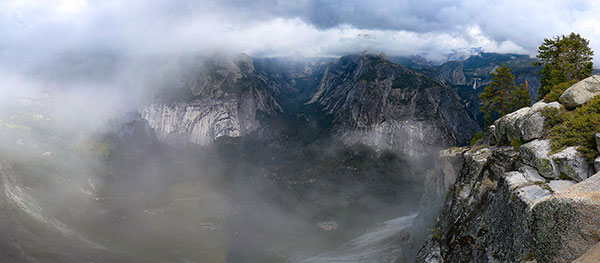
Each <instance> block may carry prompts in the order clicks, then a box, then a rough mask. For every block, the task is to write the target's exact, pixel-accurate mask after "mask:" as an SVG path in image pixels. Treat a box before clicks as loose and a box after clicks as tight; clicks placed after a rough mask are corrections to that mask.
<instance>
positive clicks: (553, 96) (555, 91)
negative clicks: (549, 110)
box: [544, 80, 577, 103]
mask: <svg viewBox="0 0 600 263" xmlns="http://www.w3.org/2000/svg"><path fill="white" fill-rule="evenodd" d="M575 83H577V80H571V81H567V82H563V83H560V84H558V85H554V86H552V87H551V88H550V91H549V92H548V94H546V96H544V101H545V102H547V103H550V102H553V101H558V99H559V98H560V95H562V94H563V92H565V90H567V89H568V88H569V87H571V86H573V85H574V84H575Z"/></svg>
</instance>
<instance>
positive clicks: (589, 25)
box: [0, 0, 600, 64]
mask: <svg viewBox="0 0 600 263" xmlns="http://www.w3.org/2000/svg"><path fill="white" fill-rule="evenodd" d="M599 12H600V4H599V3H597V2H595V1H583V0H582V1H558V0H553V1H544V2H543V4H542V3H540V2H539V1H489V0H484V1H472V0H461V1H439V0H433V1H406V0H405V1H392V0H374V1H358V0H349V1H332V0H297V1H275V0H259V1H249V0H222V1H214V0H206V1H189V0H174V1H166V0H156V1H141V0H132V1H92V0H90V1H84V0H46V1H16V0H8V1H4V2H3V3H1V4H0V28H1V29H0V38H1V39H2V42H1V44H0V55H1V56H2V57H1V58H2V60H3V62H4V63H5V64H6V63H9V64H10V63H17V62H37V61H40V60H42V59H44V58H49V59H53V58H55V57H56V55H57V54H61V52H64V51H65V50H73V49H75V50H77V49H91V48H92V49H109V50H112V51H118V52H123V53H125V54H128V55H130V56H136V55H147V54H165V53H166V54H170V53H186V52H196V51H202V50H206V49H215V48H219V49H225V50H231V51H234V52H246V53H249V54H251V55H255V56H286V55H292V54H301V55H304V56H339V55H343V54H346V53H352V52H361V51H370V52H386V53H388V54H390V55H424V56H426V57H428V58H429V59H432V60H438V61H441V60H444V59H445V58H446V54H448V53H451V52H454V51H456V50H463V49H464V50H466V49H470V48H481V49H482V50H484V51H489V52H513V53H522V54H530V55H535V53H536V51H537V47H538V46H539V44H540V43H541V41H542V40H543V38H545V37H551V36H554V35H557V34H567V33H569V32H571V31H575V32H579V33H581V34H582V35H583V36H584V37H586V38H588V39H590V40H591V46H592V48H594V49H596V50H598V49H600V29H599V28H600V17H598V16H597V15H596V14H598V13H599ZM596 61H598V60H596ZM597 64H598V63H597Z"/></svg>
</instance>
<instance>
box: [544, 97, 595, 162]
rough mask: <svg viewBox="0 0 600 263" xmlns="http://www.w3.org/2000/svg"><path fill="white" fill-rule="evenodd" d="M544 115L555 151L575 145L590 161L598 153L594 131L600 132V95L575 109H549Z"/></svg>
mask: <svg viewBox="0 0 600 263" xmlns="http://www.w3.org/2000/svg"><path fill="white" fill-rule="evenodd" d="M544 115H545V116H547V117H548V119H547V120H546V124H545V126H546V127H547V128H550V133H549V137H550V139H551V141H552V151H553V152H558V151H560V150H562V149H564V148H566V147H570V146H574V147H578V148H577V150H578V151H579V152H581V153H583V154H584V156H585V157H586V158H587V160H588V161H590V162H592V161H593V160H594V158H595V157H596V156H597V155H598V152H597V150H596V142H595V140H594V133H596V132H600V96H597V97H595V98H594V99H592V100H591V101H590V102H589V103H587V104H585V105H583V106H581V107H580V108H577V109H575V110H573V111H565V112H562V113H561V112H559V111H557V110H547V111H545V112H544Z"/></svg>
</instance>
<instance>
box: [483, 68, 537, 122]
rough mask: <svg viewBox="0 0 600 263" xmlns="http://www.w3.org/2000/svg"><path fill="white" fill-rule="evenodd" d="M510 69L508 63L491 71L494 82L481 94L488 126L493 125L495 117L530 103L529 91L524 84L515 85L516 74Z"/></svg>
mask: <svg viewBox="0 0 600 263" xmlns="http://www.w3.org/2000/svg"><path fill="white" fill-rule="evenodd" d="M510 71H511V69H510V68H508V67H507V66H506V65H502V67H499V68H497V69H496V70H495V71H494V72H492V73H491V75H492V83H491V84H490V85H488V86H487V87H485V89H484V91H483V93H481V95H479V98H480V99H481V101H482V102H483V105H482V106H481V107H480V110H481V112H482V113H483V114H484V118H485V122H486V123H485V125H486V126H488V125H491V124H492V122H493V121H494V119H496V118H499V117H502V116H504V115H505V114H507V113H511V112H513V111H515V110H518V109H520V108H522V107H526V106H529V104H530V101H531V99H530V97H529V92H528V91H527V89H526V88H524V87H523V86H521V87H517V86H515V76H514V75H513V74H512V73H510Z"/></svg>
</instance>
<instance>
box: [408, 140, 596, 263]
mask: <svg viewBox="0 0 600 263" xmlns="http://www.w3.org/2000/svg"><path fill="white" fill-rule="evenodd" d="M534 142H539V141H534ZM522 147H523V146H522ZM463 157H464V162H459V163H464V165H463V168H462V169H461V171H460V173H459V176H458V177H457V179H456V183H455V184H454V185H453V186H452V187H451V188H450V190H449V192H448V194H447V196H446V201H445V204H444V206H443V210H442V212H441V215H440V217H439V218H438V220H437V223H436V224H435V227H434V228H433V230H431V235H430V239H429V240H428V241H427V242H425V245H424V246H423V248H422V249H421V250H420V252H419V254H418V256H417V261H418V262H522V261H529V260H532V259H536V260H537V262H570V261H571V260H574V259H576V258H577V257H579V256H581V255H582V254H583V253H584V252H585V251H586V250H587V249H589V248H590V247H591V246H593V245H594V244H595V243H596V242H598V241H599V240H600V235H597V233H596V234H595V232H594V231H596V230H594V229H598V225H597V224H598V223H600V221H599V219H598V218H600V210H598V208H597V204H598V201H597V200H596V199H598V197H597V196H596V195H599V194H600V192H599V191H600V185H599V184H598V181H600V174H598V175H595V176H593V177H590V178H588V179H586V180H583V181H581V182H580V183H577V184H575V181H572V180H553V179H551V178H544V177H542V176H541V175H543V174H542V173H540V172H539V169H536V168H535V167H531V166H529V165H528V164H529V162H528V161H527V160H526V158H524V157H523V153H522V151H521V152H520V151H517V150H515V149H514V148H513V147H510V146H502V147H498V146H492V147H485V148H481V147H479V149H477V148H474V149H471V150H468V151H466V152H464V154H463ZM550 161H553V160H552V159H550ZM557 169H558V168H557ZM599 196H600V195H599ZM598 200H600V199H598ZM586 206H587V207H588V208H591V209H588V210H586V211H584V210H585V209H584V208H583V207H586ZM594 235H596V236H594Z"/></svg>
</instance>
